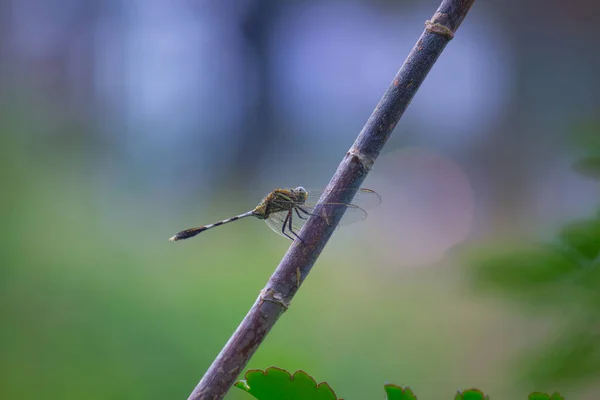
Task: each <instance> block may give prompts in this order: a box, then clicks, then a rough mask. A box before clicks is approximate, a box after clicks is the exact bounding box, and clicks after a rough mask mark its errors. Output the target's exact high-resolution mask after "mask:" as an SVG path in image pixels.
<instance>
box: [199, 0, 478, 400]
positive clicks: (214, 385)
mask: <svg viewBox="0 0 600 400" xmlns="http://www.w3.org/2000/svg"><path fill="white" fill-rule="evenodd" d="M474 1H475V0H443V1H442V4H441V5H440V7H439V8H438V10H437V12H436V13H435V15H434V16H433V18H432V19H431V20H430V21H427V22H426V23H425V31H424V32H423V33H422V34H421V37H420V38H419V40H418V41H417V43H416V45H415V47H414V48H413V49H412V51H411V52H410V54H409V55H408V58H407V59H406V61H405V62H404V65H403V66H402V68H401V69H400V71H398V74H397V75H396V77H395V78H394V80H393V81H392V84H391V85H390V86H389V88H388V89H387V91H386V92H385V94H384V95H383V98H382V99H381V100H380V101H379V104H378V105H377V107H376V108H375V111H373V114H371V117H370V118H369V120H368V121H367V123H366V124H365V126H364V127H363V129H362V131H361V132H360V134H359V135H358V138H357V139H356V141H355V142H354V144H353V145H352V147H351V148H350V150H349V151H348V153H347V154H346V156H345V157H344V159H343V160H342V162H341V164H340V165H339V167H338V169H337V171H336V173H335V175H334V176H333V178H332V179H331V181H330V182H329V185H328V186H327V188H326V190H325V193H324V194H323V196H322V197H321V199H320V201H319V204H320V205H318V206H317V208H316V210H315V213H316V214H318V213H319V212H320V211H322V210H323V208H324V207H327V208H331V210H329V211H327V214H326V215H328V216H331V217H328V218H319V217H311V218H310V219H309V220H308V221H307V222H306V224H305V225H304V227H303V228H302V230H301V231H300V234H299V236H300V237H302V238H303V240H304V243H302V242H301V241H299V240H295V241H294V242H293V244H292V245H291V246H290V248H289V250H288V251H287V253H286V254H285V256H284V257H283V259H282V260H281V263H280V264H279V266H278V267H277V269H276V270H275V272H274V273H273V275H272V276H271V278H270V279H269V282H268V283H267V285H266V286H265V288H264V289H263V290H262V291H261V293H260V296H259V297H258V299H257V300H256V302H255V303H254V305H253V306H252V308H251V309H250V311H249V312H248V314H247V315H246V317H245V318H244V320H243V321H242V323H241V324H240V325H239V326H238V328H237V330H236V331H235V333H234V334H233V335H232V336H231V338H230V339H229V341H228V342H227V344H226V345H225V347H224V348H223V349H222V350H221V353H220V354H219V355H218V356H217V358H216V359H215V361H214V362H213V363H212V365H211V366H210V368H209V369H208V371H206V374H204V376H203V377H202V380H200V382H199V383H198V385H197V386H196V388H195V389H194V391H193V392H192V393H191V394H190V396H189V398H188V400H199V399H211V400H215V399H222V398H223V397H224V396H225V394H226V393H227V391H228V390H229V388H230V387H231V386H232V385H233V383H234V382H235V380H236V378H237V377H238V375H239V374H240V372H241V371H242V369H243V368H244V367H245V366H246V364H247V363H248V361H249V360H250V358H251V357H252V355H253V354H254V352H255V351H256V349H257V348H258V346H259V345H260V344H261V343H262V341H263V340H264V339H265V337H266V335H267V334H268V333H269V331H270V330H271V328H273V326H274V325H275V323H276V322H277V320H278V319H279V317H280V316H281V315H282V314H283V312H284V311H285V310H286V309H287V308H288V306H289V304H290V302H291V300H292V298H293V297H294V295H295V294H296V292H297V291H298V288H299V287H300V284H301V283H302V282H303V281H304V279H305V278H306V276H307V275H308V273H309V272H310V270H311V268H312V266H313V265H314V263H315V261H316V259H317V257H318V256H319V255H320V254H321V251H323V248H324V247H325V244H326V243H327V241H328V240H329V238H330V237H331V235H332V234H333V231H334V230H335V227H336V226H337V224H338V223H339V221H340V219H341V218H342V216H343V213H344V211H345V210H344V209H343V208H340V207H335V206H331V205H329V204H327V205H323V204H324V203H337V204H340V203H347V202H350V201H351V200H352V198H353V197H354V195H355V194H356V191H357V190H358V188H359V186H360V185H361V183H362V182H363V181H364V179H365V177H366V176H367V173H368V172H369V170H370V169H371V166H372V165H373V163H374V162H375V159H376V158H377V156H378V155H379V153H380V152H381V149H382V148H383V146H384V145H385V143H386V141H387V140H388V138H389V136H390V134H391V133H392V131H393V130H394V128H395V127H396V124H397V123H398V121H399V120H400V117H401V116H402V114H403V113H404V111H405V110H406V108H407V107H408V105H409V104H410V102H411V100H412V98H413V97H414V95H415V93H416V92H417V90H418V89H419V87H420V86H421V83H423V80H424V79H425V77H426V76H427V73H428V72H429V70H430V69H431V67H432V66H433V64H434V63H435V62H436V60H437V58H438V57H439V55H440V54H441V52H442V50H443V49H444V47H446V44H447V43H448V42H449V41H450V40H451V39H452V37H453V36H454V32H455V31H456V29H458V27H459V26H460V24H461V23H462V21H463V19H464V18H465V16H466V14H467V12H468V11H469V9H470V8H471V5H472V4H473V2H474ZM348 188H352V189H354V190H337V189H348ZM323 215H325V214H323Z"/></svg>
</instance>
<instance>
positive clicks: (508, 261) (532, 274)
mask: <svg viewBox="0 0 600 400" xmlns="http://www.w3.org/2000/svg"><path fill="white" fill-rule="evenodd" d="M475 265H476V268H475V276H476V278H477V279H478V280H479V281H480V282H481V283H487V284H492V285H495V286H499V287H501V288H503V289H536V288H537V287H538V286H543V285H547V284H551V283H555V282H557V281H560V280H562V279H563V278H565V277H568V276H570V275H571V274H572V273H573V272H575V271H578V270H579V269H580V265H579V263H578V261H577V260H576V259H574V258H573V257H571V256H570V255H569V254H567V253H565V252H564V251H562V250H560V249H558V248H556V247H553V246H545V245H540V246H530V247H527V248H519V249H512V250H508V251H505V252H503V253H497V254H495V255H492V256H487V258H484V259H481V260H479V261H476V262H475Z"/></svg>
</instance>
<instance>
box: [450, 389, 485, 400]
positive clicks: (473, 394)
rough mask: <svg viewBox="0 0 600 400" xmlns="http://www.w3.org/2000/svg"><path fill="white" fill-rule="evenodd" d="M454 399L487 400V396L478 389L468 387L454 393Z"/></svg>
mask: <svg viewBox="0 0 600 400" xmlns="http://www.w3.org/2000/svg"><path fill="white" fill-rule="evenodd" d="M454 400H489V396H486V395H484V394H483V392H482V391H481V390H479V389H469V390H465V391H463V392H458V393H456V396H454Z"/></svg>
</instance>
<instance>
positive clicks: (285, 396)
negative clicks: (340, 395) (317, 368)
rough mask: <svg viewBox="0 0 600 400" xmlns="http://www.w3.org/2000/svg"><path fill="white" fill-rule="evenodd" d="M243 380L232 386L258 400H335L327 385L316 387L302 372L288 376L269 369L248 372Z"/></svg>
mask: <svg viewBox="0 0 600 400" xmlns="http://www.w3.org/2000/svg"><path fill="white" fill-rule="evenodd" d="M244 378H245V379H244V380H242V381H238V382H236V383H235V384H234V386H235V387H237V388H239V389H242V390H244V391H246V392H248V393H249V394H250V395H252V396H253V397H254V398H256V399H259V400H312V399H314V400H337V396H336V395H335V393H334V392H333V390H332V389H331V387H330V386H329V384H327V383H325V382H323V383H319V384H318V385H317V381H315V380H314V379H313V378H312V377H311V376H310V375H308V374H307V373H306V372H304V371H296V372H294V375H290V373H289V372H288V371H286V370H284V369H281V368H277V367H269V368H267V369H266V370H265V371H262V370H259V369H255V370H249V371H248V372H246V375H244Z"/></svg>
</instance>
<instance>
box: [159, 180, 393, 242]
mask: <svg viewBox="0 0 600 400" xmlns="http://www.w3.org/2000/svg"><path fill="white" fill-rule="evenodd" d="M338 190H341V191H344V190H351V189H338ZM322 194H323V191H322V190H307V189H305V188H303V187H302V186H298V187H297V188H295V189H275V190H273V191H272V192H271V193H269V194H268V195H267V196H266V197H265V198H264V199H263V200H262V201H261V202H260V203H259V204H258V205H257V206H256V207H255V208H254V209H252V210H250V211H248V212H245V213H243V214H240V215H236V216H235V217H231V218H227V219H224V220H222V221H219V222H215V223H213V224H210V225H204V226H200V227H197V228H190V229H186V230H184V231H181V232H179V233H177V234H176V235H175V236H173V237H171V238H170V239H169V240H170V241H171V242H175V241H178V240H184V239H189V238H191V237H194V236H196V235H198V234H199V233H202V232H204V231H207V230H209V229H212V228H216V227H217V226H221V225H225V224H228V223H230V222H234V221H238V220H240V219H242V218H247V217H254V218H258V219H261V220H264V221H265V222H266V223H267V225H268V226H269V228H271V229H272V230H273V231H274V232H276V233H278V234H279V235H281V236H284V237H287V238H288V239H290V240H294V238H298V239H300V241H302V239H301V238H300V237H299V236H298V232H299V231H300V229H301V228H302V226H304V223H305V222H306V221H307V220H308V218H309V217H310V216H312V215H318V216H319V217H322V218H325V220H326V222H327V223H329V221H328V220H329V217H330V216H333V214H331V215H327V212H326V211H323V210H322V211H320V212H319V213H318V214H315V213H314V210H315V206H316V205H317V202H318V200H319V198H320V197H321V195H322ZM380 203H381V196H379V194H377V192H375V191H374V190H371V189H366V188H360V189H358V192H357V193H356V195H355V196H354V199H353V200H352V203H324V205H334V206H335V205H337V206H341V207H344V208H345V214H344V217H343V218H342V221H341V223H340V224H341V225H347V224H349V223H353V222H357V221H360V220H363V219H365V218H366V217H367V211H366V209H370V208H374V207H376V206H378V205H379V204H380Z"/></svg>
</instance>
